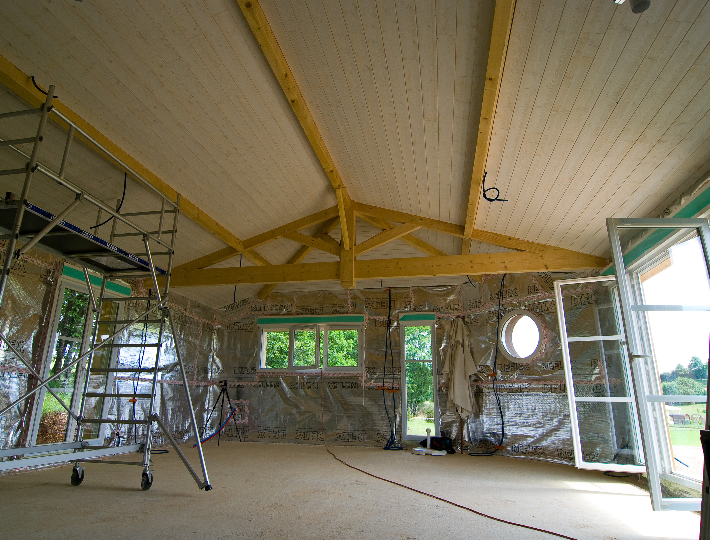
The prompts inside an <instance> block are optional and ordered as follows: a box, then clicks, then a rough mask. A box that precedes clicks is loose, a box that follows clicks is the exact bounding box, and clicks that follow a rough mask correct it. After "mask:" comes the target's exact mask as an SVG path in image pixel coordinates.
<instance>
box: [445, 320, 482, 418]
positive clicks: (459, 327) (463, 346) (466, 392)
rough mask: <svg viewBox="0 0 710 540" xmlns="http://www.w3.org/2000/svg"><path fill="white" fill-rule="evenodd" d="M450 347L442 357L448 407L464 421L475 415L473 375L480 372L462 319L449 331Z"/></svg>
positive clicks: (452, 325) (453, 323)
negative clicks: (472, 387)
mask: <svg viewBox="0 0 710 540" xmlns="http://www.w3.org/2000/svg"><path fill="white" fill-rule="evenodd" d="M449 336H450V337H449V340H448V346H447V347H446V348H445V349H444V350H445V353H444V354H443V355H442V357H443V360H444V364H443V369H442V373H443V375H444V378H445V379H446V382H447V391H448V396H449V401H448V407H449V409H453V410H455V411H456V412H457V413H458V415H459V416H460V417H461V418H462V419H463V420H468V419H469V418H470V417H471V415H472V414H473V400H472V399H471V382H470V379H471V375H473V374H475V373H476V372H477V371H478V368H477V367H476V364H475V362H474V361H473V357H472V356H471V351H470V349H469V348H468V331H467V330H466V326H465V325H464V324H463V321H462V320H461V319H460V318H458V317H457V318H455V319H454V320H453V322H452V323H451V329H450V331H449Z"/></svg>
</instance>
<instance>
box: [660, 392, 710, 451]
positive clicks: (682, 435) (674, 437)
mask: <svg viewBox="0 0 710 540" xmlns="http://www.w3.org/2000/svg"><path fill="white" fill-rule="evenodd" d="M679 408H680V411H672V412H673V414H676V413H680V414H688V415H690V416H692V415H694V414H702V415H703V416H704V415H705V404H704V403H690V404H688V405H680V406H679ZM704 427H705V426H702V425H700V424H690V425H687V426H679V425H673V424H671V425H669V426H668V430H669V431H670V434H671V443H672V444H674V445H675V444H678V445H682V446H700V430H701V429H703V428H704Z"/></svg>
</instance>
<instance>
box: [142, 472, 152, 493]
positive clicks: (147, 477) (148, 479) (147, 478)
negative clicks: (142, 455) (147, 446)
mask: <svg viewBox="0 0 710 540" xmlns="http://www.w3.org/2000/svg"><path fill="white" fill-rule="evenodd" d="M152 485H153V473H152V472H150V471H143V476H142V477H141V489H142V490H143V491H148V490H149V489H150V486H152Z"/></svg>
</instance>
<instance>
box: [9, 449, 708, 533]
mask: <svg viewBox="0 0 710 540" xmlns="http://www.w3.org/2000/svg"><path fill="white" fill-rule="evenodd" d="M331 449H332V450H333V451H334V452H335V453H336V454H337V455H338V456H339V457H340V458H341V459H343V460H345V461H346V462H348V463H350V464H351V465H354V466H357V467H360V468H362V469H364V470H367V471H368V472H371V473H374V474H377V475H380V476H383V477H385V478H388V479H391V480H395V481H397V482H400V483H403V484H406V485H408V486H411V487H414V488H417V489H420V490H423V491H427V492H429V493H432V494H434V495H437V496H440V497H444V498H447V499H449V500H451V501H454V502H456V503H459V504H463V505H467V506H470V507H472V508H474V509H476V510H479V511H481V512H484V513H487V514H491V515H494V516H496V517H500V518H503V519H506V520H510V521H516V522H520V523H524V524H527V525H531V526H534V527H540V528H546V529H549V530H552V531H555V532H558V533H561V534H565V535H568V536H572V537H574V538H578V539H580V540H582V539H589V540H591V539H594V540H599V539H648V538H683V539H691V538H693V539H696V538H698V530H699V517H698V515H697V514H695V513H692V512H652V511H651V504H650V500H649V497H648V494H647V493H646V492H645V491H643V490H641V489H639V488H638V487H636V486H633V485H631V484H628V483H626V482H624V481H623V480H622V479H615V478H610V477H608V476H605V475H604V474H602V473H598V472H590V471H579V470H577V469H575V468H573V467H570V466H566V465H555V464H550V463H542V462H535V461H526V460H519V459H512V458H503V457H471V456H468V455H466V454H464V455H459V454H455V455H449V456H444V457H424V456H414V455H412V454H410V453H407V452H386V451H383V450H381V449H378V448H353V447H347V448H346V447H332V448H331ZM185 452H186V453H187V455H188V457H189V458H191V460H193V459H194V460H195V461H196V455H197V453H196V451H195V450H194V449H192V448H191V447H189V446H186V447H185ZM205 454H206V459H207V465H208V471H209V473H210V480H211V483H212V485H213V487H214V489H213V490H212V491H209V492H204V491H200V490H198V489H197V487H196V485H195V483H194V482H193V480H192V479H191V477H190V476H189V475H188V473H187V471H186V470H185V468H184V467H183V465H182V463H181V462H180V461H179V459H178V457H177V456H176V454H175V453H174V452H170V453H169V454H164V455H156V456H154V458H153V461H154V467H153V470H154V475H155V478H154V483H153V487H152V488H151V489H150V490H149V491H146V492H143V491H141V490H140V473H141V470H140V468H139V467H129V466H123V465H102V464H91V463H89V464H87V465H86V476H85V479H84V482H83V484H82V485H81V486H79V487H73V486H71V485H70V483H69V477H70V475H71V466H70V465H66V466H62V467H56V468H52V469H45V470H41V471H31V472H26V473H21V474H14V475H6V476H2V477H0V504H2V511H1V512H0V538H8V539H9V538H13V539H15V538H49V537H52V538H75V539H83V538H87V539H91V540H95V539H96V538H110V539H112V540H120V539H124V538H125V539H129V538H130V539H133V540H135V539H139V538H151V539H162V538H165V539H168V538H170V539H183V538H189V539H195V538H208V539H213V540H217V539H221V538H270V539H273V538H316V539H326V538H339V539H342V538H364V539H373V540H374V539H377V540H381V539H390V538H397V539H427V540H428V539H436V538H476V539H477V540H482V539H495V540H501V539H548V538H555V537H554V536H550V535H548V534H544V533H539V532H535V531H530V530H526V529H522V528H519V527H513V526H511V525H506V524H503V523H499V522H495V521H492V520H490V519H486V518H483V517H480V516H477V515H475V514H472V513H471V512H468V511H465V510H462V509H460V508H456V507H454V506H451V505H449V504H446V503H443V502H440V501H437V500H434V499H431V498H429V497H426V496H423V495H420V494H417V493H414V492H412V491H409V490H406V489H403V488H401V487H398V486H394V485H392V484H388V483H386V482H382V481H381V480H377V479H374V478H371V477H369V476H366V475H364V474H362V473H360V472H358V471H354V470H352V469H350V468H347V467H345V466H344V465H342V464H341V463H338V462H337V461H336V460H334V459H333V458H332V457H331V456H330V455H329V454H328V453H327V452H326V451H325V449H324V448H323V447H322V446H306V445H289V444H261V443H237V442H227V443H225V442H222V443H221V446H219V447H217V445H216V444H215V443H214V441H210V443H208V444H206V445H205ZM119 459H125V460H133V459H135V456H123V457H121V458H119Z"/></svg>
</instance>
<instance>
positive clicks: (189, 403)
mask: <svg viewBox="0 0 710 540" xmlns="http://www.w3.org/2000/svg"><path fill="white" fill-rule="evenodd" d="M166 311H167V314H168V319H169V320H170V331H171V332H172V334H173V343H174V344H175V356H177V359H178V364H179V365H180V374H181V375H182V384H183V386H184V387H185V396H186V397H187V406H188V408H189V409H190V422H191V423H192V429H193V430H194V431H195V438H196V439H197V452H198V453H199V455H200V464H201V465H202V473H203V474H204V475H205V489H207V487H208V486H209V485H210V479H209V477H208V476H207V466H206V465H205V455H204V454H203V452H202V444H200V432H199V431H198V429H197V420H196V419H195V409H193V407H192V398H191V397H190V387H189V386H188V384H187V375H186V374H185V365H184V364H183V362H182V355H181V354H180V347H178V343H177V334H176V333H175V323H174V322H173V316H172V314H171V313H170V310H169V309H167V308H166ZM163 431H165V430H163ZM209 489H212V488H211V487H209Z"/></svg>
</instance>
